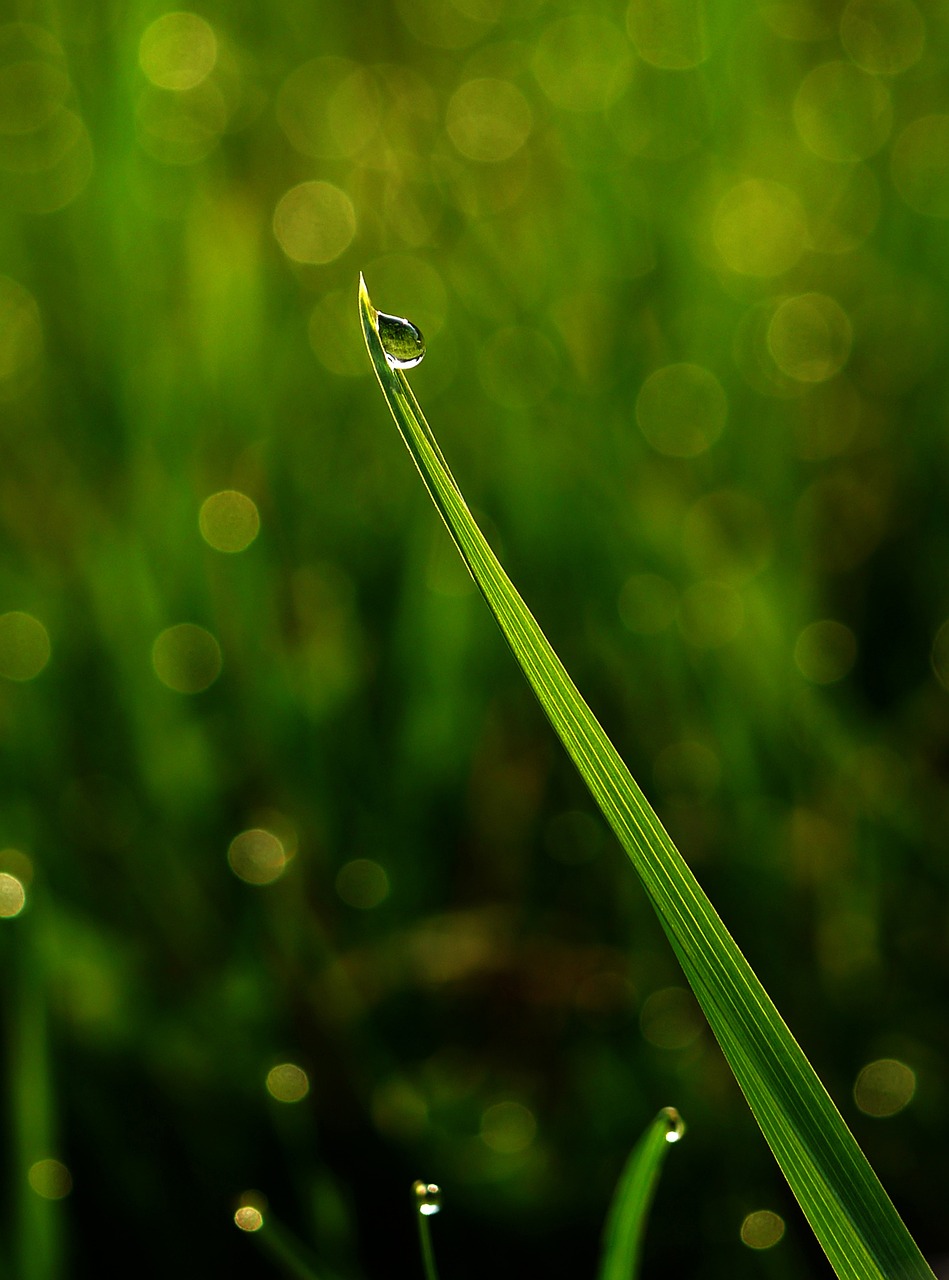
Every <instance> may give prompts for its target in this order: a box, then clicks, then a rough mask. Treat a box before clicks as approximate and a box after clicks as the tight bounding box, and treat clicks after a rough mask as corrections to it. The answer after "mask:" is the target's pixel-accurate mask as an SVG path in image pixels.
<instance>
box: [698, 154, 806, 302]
mask: <svg viewBox="0 0 949 1280" xmlns="http://www.w3.org/2000/svg"><path fill="white" fill-rule="evenodd" d="M807 238H808V235H807V219H806V218H805V216H804V209H803V206H802V205H801V202H800V200H799V199H798V197H797V196H796V195H795V193H794V192H793V191H792V190H791V189H790V187H785V186H782V184H781V183H780V182H766V181H761V180H759V179H757V178H748V179H746V180H745V181H744V182H739V183H737V184H736V185H735V186H734V187H732V188H731V189H730V190H729V191H726V192H725V194H724V195H723V196H722V198H721V200H719V202H718V205H717V206H716V209H715V213H714V215H713V217H712V239H713V240H714V242H715V247H716V249H717V250H718V252H719V253H720V254H721V256H722V261H723V262H724V263H725V265H726V266H728V267H730V268H731V269H732V271H736V272H737V273H738V274H739V275H743V276H760V277H764V278H769V277H772V276H779V275H783V273H784V272H785V271H788V270H789V269H790V268H791V267H793V266H794V264H795V263H796V262H797V261H798V259H799V258H800V256H801V254H802V253H803V252H804V249H805V247H806V245H807Z"/></svg>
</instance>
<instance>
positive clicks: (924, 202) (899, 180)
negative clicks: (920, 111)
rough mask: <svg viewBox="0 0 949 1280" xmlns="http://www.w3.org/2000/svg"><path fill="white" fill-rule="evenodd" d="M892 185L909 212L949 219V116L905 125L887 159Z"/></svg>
mask: <svg viewBox="0 0 949 1280" xmlns="http://www.w3.org/2000/svg"><path fill="white" fill-rule="evenodd" d="M890 170H891V172H892V174H893V183H894V185H895V187H896V189H897V191H898V192H899V193H900V195H901V197H902V198H903V199H904V200H905V201H906V203H907V204H908V205H909V207H910V208H911V209H915V210H916V212H917V213H923V214H925V215H926V216H927V217H929V218H949V115H932V116H923V117H922V119H920V120H914V121H913V123H912V124H910V125H907V127H906V128H905V129H904V130H903V132H902V133H901V134H900V136H899V137H898V138H897V139H896V142H895V143H894V144H893V151H892V154H891V156H890Z"/></svg>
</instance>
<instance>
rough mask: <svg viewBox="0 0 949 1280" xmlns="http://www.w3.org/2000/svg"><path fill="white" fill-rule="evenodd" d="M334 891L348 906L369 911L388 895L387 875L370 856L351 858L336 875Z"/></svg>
mask: <svg viewBox="0 0 949 1280" xmlns="http://www.w3.org/2000/svg"><path fill="white" fill-rule="evenodd" d="M336 892H337V893H338V894H339V896H340V898H342V900H343V902H345V903H346V905H347V906H348V907H356V908H358V910H360V911H370V910H372V908H373V907H378V906H379V905H380V903H382V902H385V900H386V898H387V897H388V896H389V877H388V875H387V874H386V870H385V868H384V867H381V866H380V865H379V863H378V862H373V860H372V859H371V858H353V860H352V862H347V863H346V865H345V866H343V867H340V869H339V871H338V873H337V875H336Z"/></svg>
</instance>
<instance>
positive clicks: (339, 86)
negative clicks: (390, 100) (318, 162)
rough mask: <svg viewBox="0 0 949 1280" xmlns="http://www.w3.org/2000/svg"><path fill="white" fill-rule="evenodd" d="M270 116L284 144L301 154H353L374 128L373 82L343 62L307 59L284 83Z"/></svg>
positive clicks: (378, 98)
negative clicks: (285, 140)
mask: <svg viewBox="0 0 949 1280" xmlns="http://www.w3.org/2000/svg"><path fill="white" fill-rule="evenodd" d="M276 112H277V121H278V123H279V125H280V127H281V129H282V130H283V132H284V133H285V134H286V136H287V138H288V140H289V142H290V144H291V145H292V146H293V147H295V148H296V150H297V151H299V152H301V153H302V154H303V155H305V156H314V157H316V158H336V157H342V156H354V155H357V154H358V153H359V152H360V151H361V150H362V149H363V148H364V147H365V146H366V145H367V144H368V143H369V142H370V141H371V140H372V138H373V137H374V135H375V134H376V132H377V130H378V128H379V122H380V119H381V116H382V94H381V91H380V86H379V81H378V79H377V78H376V76H375V75H374V74H373V72H372V71H370V70H369V69H368V68H367V67H360V66H359V65H358V64H357V63H355V62H351V61H350V60H349V59H348V58H336V57H323V58H312V59H311V60H310V61H309V62H304V63H303V64H302V66H299V67H297V68H295V70H293V71H291V72H290V74H289V75H288V76H287V78H286V80H284V82H283V84H282V85H281V86H280V89H279V92H278V94H277V102H276Z"/></svg>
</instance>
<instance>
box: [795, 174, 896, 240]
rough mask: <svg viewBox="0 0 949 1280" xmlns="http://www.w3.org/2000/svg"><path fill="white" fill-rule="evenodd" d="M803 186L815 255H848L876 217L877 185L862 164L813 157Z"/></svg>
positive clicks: (870, 228) (879, 196)
mask: <svg viewBox="0 0 949 1280" xmlns="http://www.w3.org/2000/svg"><path fill="white" fill-rule="evenodd" d="M813 164H814V168H813V169H812V171H811V174H810V175H808V177H809V179H810V180H809V181H805V183H804V198H805V202H806V204H807V210H808V221H809V224H810V232H811V234H810V247H811V248H812V249H816V250H817V251H818V252H819V253H850V252H852V251H853V250H854V249H856V248H857V246H858V245H860V244H862V243H863V241H864V240H866V238H867V236H868V235H869V234H870V232H871V231H872V230H873V228H874V227H875V226H876V224H877V221H878V220H879V217H880V206H881V204H882V197H881V195H880V184H879V182H878V181H877V178H876V175H875V174H874V172H873V170H872V169H871V168H870V167H869V165H866V164H860V163H857V164H850V165H839V164H832V163H831V162H829V161H828V162H826V163H825V162H823V161H821V160H819V159H818V157H816V156H815V157H814V162H813Z"/></svg>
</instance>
